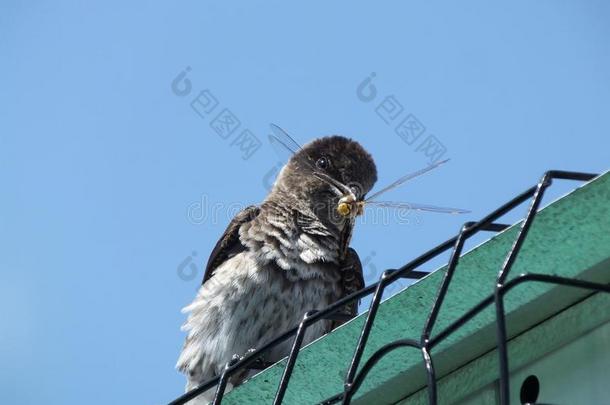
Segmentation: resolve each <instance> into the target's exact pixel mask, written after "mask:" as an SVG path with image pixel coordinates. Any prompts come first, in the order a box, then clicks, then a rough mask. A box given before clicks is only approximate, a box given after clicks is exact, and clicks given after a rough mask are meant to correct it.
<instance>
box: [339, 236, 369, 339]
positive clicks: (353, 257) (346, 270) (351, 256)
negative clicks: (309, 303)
mask: <svg viewBox="0 0 610 405" xmlns="http://www.w3.org/2000/svg"><path fill="white" fill-rule="evenodd" d="M341 285H342V287H343V294H342V296H341V298H344V297H347V296H348V295H350V294H352V293H355V292H356V291H358V290H361V289H363V288H364V275H363V273H362V263H361V262H360V257H358V253H357V252H356V251H355V250H354V249H353V248H348V249H347V252H346V255H345V259H344V261H343V263H342V265H341ZM359 303H360V301H359V300H357V301H354V302H352V303H351V304H348V305H346V306H345V307H343V308H342V309H341V310H340V311H339V312H338V313H337V317H336V318H335V320H334V321H333V323H332V327H331V329H335V328H336V327H337V326H340V325H343V324H344V323H345V322H347V321H349V320H350V319H352V318H354V317H355V316H356V315H358V304H359Z"/></svg>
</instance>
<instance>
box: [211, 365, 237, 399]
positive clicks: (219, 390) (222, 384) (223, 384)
mask: <svg viewBox="0 0 610 405" xmlns="http://www.w3.org/2000/svg"><path fill="white" fill-rule="evenodd" d="M238 361H239V357H235V358H233V359H231V360H230V361H229V362H228V363H227V365H226V366H225V369H224V370H223V372H222V375H221V376H220V381H219V382H218V386H217V387H216V393H215V394H214V402H212V405H220V403H221V402H222V397H223V396H224V394H225V389H226V388H227V382H228V380H229V377H230V376H231V367H233V366H234V365H235V363H237V362H238Z"/></svg>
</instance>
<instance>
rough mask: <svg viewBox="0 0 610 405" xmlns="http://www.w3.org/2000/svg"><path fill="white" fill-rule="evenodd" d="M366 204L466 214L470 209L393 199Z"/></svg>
mask: <svg viewBox="0 0 610 405" xmlns="http://www.w3.org/2000/svg"><path fill="white" fill-rule="evenodd" d="M366 206H372V207H375V206H376V207H383V208H395V209H399V210H406V211H411V210H415V211H428V212H438V213H443V214H467V213H469V212H470V211H469V210H465V209H462V208H453V207H439V206H436V205H430V204H419V203H412V202H393V201H371V202H367V203H366Z"/></svg>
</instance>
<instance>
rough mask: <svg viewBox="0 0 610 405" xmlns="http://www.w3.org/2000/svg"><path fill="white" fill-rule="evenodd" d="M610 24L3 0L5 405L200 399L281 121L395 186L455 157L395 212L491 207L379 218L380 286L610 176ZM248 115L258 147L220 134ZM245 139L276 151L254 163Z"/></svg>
mask: <svg viewBox="0 0 610 405" xmlns="http://www.w3.org/2000/svg"><path fill="white" fill-rule="evenodd" d="M609 18H610V6H609V5H608V4H607V3H605V2H603V1H581V2H577V1H573V2H566V1H561V2H560V1H538V2H525V1H516V2H510V3H509V4H503V5H491V4H489V3H488V2H482V1H481V2H459V4H458V3H457V2H444V3H443V4H435V5H431V4H428V2H375V3H372V2H371V3H356V2H347V1H337V2H307V4H306V5H305V4H302V5H295V4H286V3H282V2H266V3H258V2H257V4H254V3H253V2H252V3H245V2H244V4H238V3H236V2H231V3H229V2H208V1H205V2H203V1H186V2H179V3H176V2H157V3H154V4H151V3H148V2H147V3H144V2H117V1H105V2H97V3H93V2H77V1H63V0H57V1H36V2H20V1H12V0H9V1H3V2H2V5H1V6H0V55H1V60H2V62H0V74H1V75H0V76H1V77H2V90H1V91H0V181H1V183H2V186H3V194H2V199H0V229H1V232H0V252H1V254H0V308H2V309H1V310H0V311H1V314H2V325H1V326H0V364H2V366H1V368H0V402H1V403H7V404H8V403H10V404H39V403H47V404H77V403H78V404H80V403H83V402H86V403H89V404H107V403H142V404H161V403H164V402H167V401H168V400H170V399H171V398H173V397H174V396H176V395H177V394H179V393H180V392H182V389H183V378H182V376H181V375H179V374H178V373H176V372H175V371H174V368H173V367H174V364H175V360H176V358H177V355H178V352H179V350H180V347H181V345H182V340H183V334H182V333H181V332H180V331H179V327H180V325H181V323H182V321H183V320H184V317H183V315H182V314H181V313H180V308H181V307H183V306H184V305H185V304H187V303H188V302H189V301H190V300H191V299H192V297H193V296H194V294H195V291H196V289H197V286H198V284H199V280H200V277H201V275H202V266H203V265H204V262H205V259H206V258H207V255H208V254H209V251H210V250H211V248H212V246H213V245H214V243H215V241H216V239H217V238H218V237H219V235H220V234H221V233H222V231H223V229H224V227H225V225H226V223H227V221H228V219H229V215H230V214H229V213H230V212H231V210H234V209H235V207H237V206H243V205H245V204H250V203H257V202H259V201H261V200H262V199H263V198H264V196H265V194H266V192H267V191H266V187H265V183H266V181H265V179H266V178H267V177H266V176H267V174H269V173H270V171H272V170H273V168H274V165H275V164H276V162H277V161H278V159H277V157H276V155H275V154H274V151H273V150H272V148H271V147H269V145H268V143H267V141H266V135H267V133H268V124H269V123H270V122H275V123H277V124H279V125H281V126H283V127H284V128H286V129H287V130H289V131H290V132H291V133H292V134H293V136H294V137H295V138H296V139H298V140H299V141H300V142H302V143H305V142H307V141H309V140H311V139H313V138H315V137H318V136H322V135H327V134H332V133H339V134H344V135H347V136H351V137H353V138H355V139H357V140H359V141H360V142H361V143H362V144H363V145H364V146H365V147H366V148H367V149H369V150H370V151H371V153H372V154H373V156H374V157H375V159H376V162H377V166H378V171H379V178H380V180H379V183H378V185H379V186H380V185H382V184H381V183H386V182H390V181H392V180H393V179H395V178H396V177H398V176H399V175H401V174H404V173H405V172H409V171H413V170H416V169H418V168H420V167H423V166H426V165H427V164H428V163H429V160H430V158H429V157H428V156H426V153H425V151H424V150H422V149H425V148H422V147H421V145H422V144H423V143H424V142H425V141H426V140H428V141H426V142H430V141H431V140H434V142H436V143H435V145H436V146H438V147H439V148H441V149H442V150H445V152H444V154H443V157H448V158H451V159H452V160H451V162H450V163H448V164H447V165H446V166H444V167H442V168H439V169H437V170H436V171H435V172H434V173H430V174H428V175H427V176H426V177H424V178H421V179H418V180H416V181H414V182H413V183H411V184H409V185H408V186H405V187H404V188H402V189H400V190H396V191H394V192H393V193H392V194H391V195H388V196H387V198H388V199H392V200H397V201H415V202H421V203H430V204H437V205H448V206H457V207H464V208H469V209H471V210H472V214H469V215H465V216H460V217H456V216H449V215H439V214H437V215H434V214H418V215H417V216H414V217H411V218H410V221H409V222H408V223H405V222H406V221H402V222H401V221H391V220H390V221H388V222H387V223H385V224H384V223H372V222H374V221H369V223H362V224H359V226H358V228H357V230H356V235H355V237H354V240H353V246H355V247H356V249H357V250H358V251H359V252H360V256H361V258H362V259H365V258H368V261H367V266H366V267H367V268H366V270H365V271H366V274H367V279H368V280H367V281H368V282H371V281H372V280H373V279H374V278H375V277H377V276H378V274H379V273H380V272H381V271H382V270H383V269H385V268H394V267H398V266H400V265H402V264H404V263H406V262H407V261H408V260H409V259H412V258H414V257H415V256H416V255H417V254H419V253H421V252H423V251H424V250H426V249H428V248H430V247H432V246H434V245H435V244H437V243H439V242H441V241H443V240H445V239H446V238H448V237H450V236H451V235H452V234H454V233H455V232H456V231H457V230H458V229H459V227H460V225H461V223H462V222H463V221H465V220H474V219H477V218H480V217H481V216H482V215H484V214H486V213H487V212H489V211H490V210H492V209H493V208H495V207H497V206H498V205H499V204H501V203H503V202H504V201H506V200H508V199H509V198H510V197H512V196H513V195H515V194H516V193H518V192H520V191H522V190H524V189H525V188H527V187H528V186H530V185H532V184H534V183H535V182H536V181H537V179H538V178H539V176H540V175H541V174H542V173H543V172H544V171H545V170H547V169H551V168H554V169H567V170H580V171H591V172H600V171H604V170H607V169H608V157H609V154H608V150H609V149H610V141H609V139H610V137H609V134H610V120H609V119H608V118H609V117H610V115H609V111H610V42H609V41H608V38H610V25H609V24H608V21H609ZM187 67H189V68H190V71H189V72H188V80H190V83H191V90H190V93H189V94H186V95H182V96H179V95H177V94H176V91H173V90H172V82H173V81H174V79H175V78H176V77H177V76H178V75H179V74H180V72H182V71H183V70H184V69H186V68H187ZM371 73H374V74H375V77H374V78H373V81H372V82H371V83H372V86H374V88H375V91H376V93H375V97H374V98H373V99H372V100H371V101H363V99H364V100H367V97H363V96H362V93H360V95H361V96H360V97H359V96H358V94H359V93H358V92H357V89H358V86H359V85H360V84H361V83H362V82H363V80H365V79H366V78H367V77H369V76H370V75H371ZM181 85H184V82H181ZM178 88H179V89H181V90H179V91H178V93H180V92H181V91H182V90H184V92H187V91H186V89H185V88H184V87H178ZM366 88H367V89H368V90H370V89H371V88H370V87H368V86H367V87H366ZM174 90H175V89H174ZM204 90H207V93H204V94H207V95H211V96H212V97H213V99H212V98H210V100H215V101H217V102H218V104H217V105H215V102H212V101H211V102H210V104H208V108H212V107H213V106H214V105H215V107H214V109H213V110H212V111H211V112H210V113H209V114H207V115H206V114H205V113H204V114H202V116H200V115H198V114H197V113H196V112H195V111H194V110H193V109H192V108H191V102H193V100H194V99H196V98H197V97H199V95H200V94H201V92H202V91H204ZM367 94H369V95H370V93H367ZM389 97H392V98H390V99H389V100H392V101H391V103H393V104H387V103H388V102H390V101H385V100H386V99H387V98H389ZM199 101H201V99H199ZM384 102H385V103H386V104H384ZM399 105H400V106H399ZM392 108H393V109H392ZM225 109H227V111H230V112H231V113H232V114H233V116H234V117H235V118H236V119H238V120H239V122H240V126H239V128H237V129H235V133H231V134H226V133H222V131H220V132H221V134H218V133H217V132H216V131H215V130H214V129H213V128H212V127H211V122H212V121H213V120H214V119H215V117H216V115H218V114H220V113H221V111H224V110H225ZM398 112H400V114H398ZM384 113H386V115H384ZM409 115H411V116H412V117H415V118H416V119H417V121H418V122H419V124H420V125H421V126H422V127H425V131H423V132H422V133H421V134H420V135H419V137H416V136H415V135H412V137H411V138H407V139H408V141H409V142H411V144H409V143H408V142H406V141H405V140H404V139H402V138H401V137H400V136H399V135H398V134H397V133H396V132H395V128H396V127H397V125H398V124H400V122H402V120H403V119H406V117H407V116H409ZM384 119H385V120H387V121H388V123H386V122H385V121H384ZM245 129H248V130H249V131H250V132H249V133H247V134H248V136H250V138H246V137H245V136H242V131H243V130H245ZM420 132H421V131H420ZM225 136H226V137H227V139H224V138H223V137H225ZM239 136H242V137H241V138H239V139H241V140H242V141H243V140H244V139H252V138H251V137H252V136H254V137H256V138H257V139H259V140H260V141H261V146H260V148H259V149H257V150H255V151H254V153H253V154H252V155H251V157H249V158H248V159H244V158H243V156H244V152H243V151H242V150H241V149H240V145H242V146H243V145H244V144H241V141H239V140H238V137H239ZM429 136H434V138H429ZM248 151H249V152H252V149H248ZM572 186H573V185H568V186H563V185H561V186H559V187H558V188H557V189H556V190H555V191H554V192H553V193H555V194H554V196H558V195H560V194H561V193H563V192H565V191H567V190H569V189H570V187H572ZM550 198H553V195H551V197H550ZM198 210H199V211H198ZM189 212H191V215H190V217H189V215H188V213H189ZM214 212H215V214H214ZM515 218H516V216H513V217H510V218H509V219H507V220H510V221H512V220H514V219H515ZM365 222H366V220H365ZM193 252H194V254H193ZM443 260H446V258H443V259H442V260H439V263H440V262H442V261H443ZM191 264H192V265H193V266H194V267H192V268H191ZM432 268H434V265H429V266H427V267H425V268H424V269H425V270H426V269H427V270H430V269H432ZM192 269H194V272H195V274H194V275H193V277H189V275H190V274H189V271H190V272H192V271H193V270H192ZM179 274H181V275H182V277H180V276H179Z"/></svg>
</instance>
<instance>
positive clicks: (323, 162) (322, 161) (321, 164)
mask: <svg viewBox="0 0 610 405" xmlns="http://www.w3.org/2000/svg"><path fill="white" fill-rule="evenodd" d="M316 166H317V167H318V169H326V168H328V166H330V160H328V158H327V157H324V156H322V157H321V158H318V160H316Z"/></svg>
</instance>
